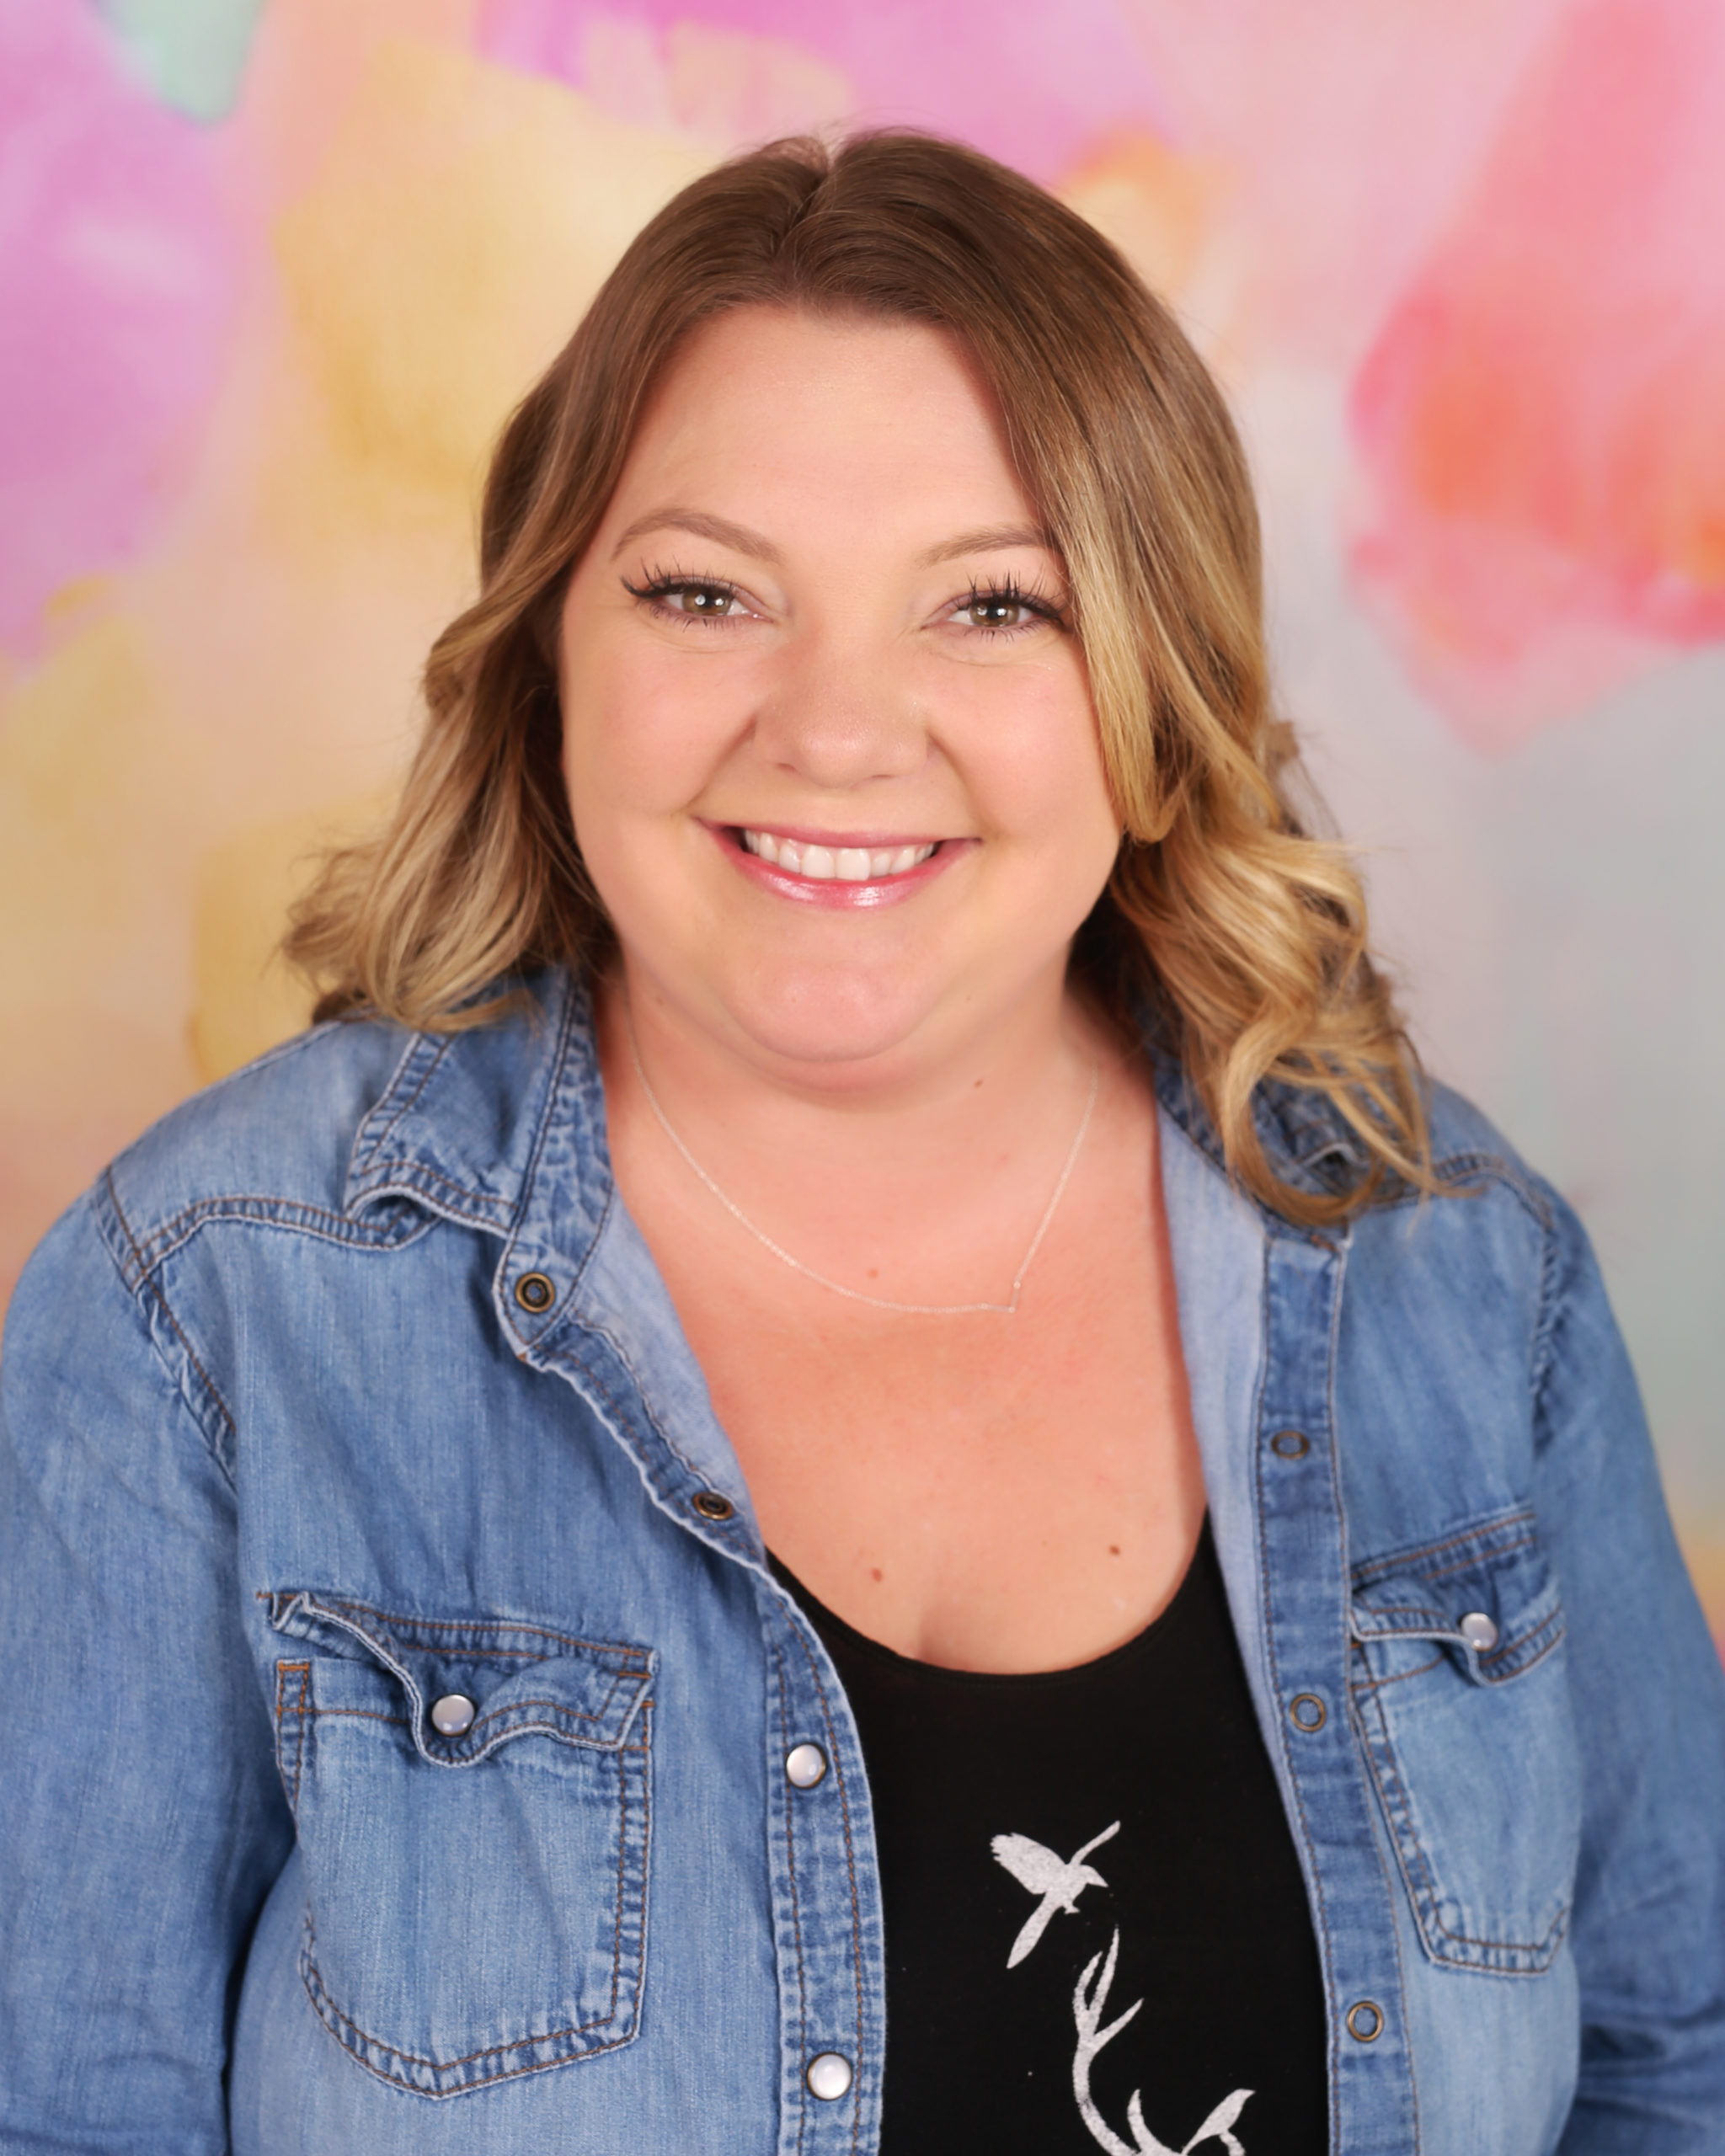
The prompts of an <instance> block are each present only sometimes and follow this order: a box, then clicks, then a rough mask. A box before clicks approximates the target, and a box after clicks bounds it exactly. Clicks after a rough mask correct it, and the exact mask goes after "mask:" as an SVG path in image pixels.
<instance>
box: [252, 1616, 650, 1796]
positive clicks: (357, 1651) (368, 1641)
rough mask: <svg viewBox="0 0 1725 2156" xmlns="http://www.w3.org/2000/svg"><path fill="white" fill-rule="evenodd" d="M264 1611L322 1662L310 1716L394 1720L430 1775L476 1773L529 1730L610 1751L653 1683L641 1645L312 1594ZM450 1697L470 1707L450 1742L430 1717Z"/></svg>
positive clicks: (647, 1654)
mask: <svg viewBox="0 0 1725 2156" xmlns="http://www.w3.org/2000/svg"><path fill="white" fill-rule="evenodd" d="M268 1604H269V1611H270V1624H271V1625H273V1626H274V1627H275V1630H277V1631H278V1632H280V1633H281V1634H283V1635H284V1636H286V1638H288V1639H293V1640H303V1641H306V1642H307V1644H308V1645H310V1646H313V1647H315V1648H316V1649H317V1650H318V1653H319V1655H320V1656H321V1657H328V1660H326V1661H324V1662H322V1663H320V1666H319V1669H318V1679H317V1688H316V1689H317V1710H318V1713H319V1714H320V1715H324V1714H330V1713H335V1714H342V1713H347V1714H356V1715H361V1714H368V1715H382V1717H383V1718H384V1719H387V1720H392V1721H396V1720H398V1721H402V1722H403V1723H405V1725H406V1726H408V1728H409V1730H410V1731H411V1732H412V1735H413V1742H414V1748H415V1749H416V1750H417V1751H418V1752H419V1755H420V1756H421V1758H425V1759H426V1760H428V1761H430V1763H431V1764H434V1765H437V1766H443V1767H467V1766H473V1765H477V1764H478V1762H479V1761H480V1760H482V1759H484V1758H488V1757H489V1755H490V1753H493V1752H494V1751H495V1750H496V1749H497V1748H498V1746H499V1745H500V1744H505V1743H507V1742H509V1741H510V1739H511V1738H512V1737H521V1736H524V1735H526V1733H528V1732H534V1733H537V1734H538V1735H541V1736H545V1737H553V1738H554V1739H556V1740H557V1741H558V1742H562V1743H565V1744H574V1745H580V1746H582V1747H584V1748H591V1749H594V1750H599V1751H616V1750H617V1749H618V1748H621V1747H622V1745H623V1744H624V1743H625V1742H626V1741H627V1739H628V1733H629V1729H630V1726H631V1724H632V1723H633V1721H634V1719H635V1716H636V1714H637V1712H638V1710H639V1708H640V1705H641V1703H642V1700H644V1697H645V1696H646V1694H647V1692H648V1689H649V1686H650V1685H651V1684H652V1681H653V1671H654V1656H653V1654H652V1653H651V1652H650V1651H649V1649H647V1648H645V1647H638V1646H627V1645H620V1644H618V1643H617V1642H614V1641H595V1640H587V1639H582V1638H580V1637H579V1636H576V1635H574V1634H573V1633H568V1632H559V1631H554V1630H551V1629H550V1628H548V1627H547V1626H546V1625H539V1624H534V1623H530V1622H527V1621H526V1620H518V1619H512V1618H505V1617H489V1616H487V1617H458V1618H457V1617H429V1616H425V1615H408V1614H403V1613H402V1612H400V1611H398V1610H383V1609H373V1608H372V1607H371V1605H370V1604H366V1603H361V1602H350V1601H348V1600H346V1599H344V1598H342V1597H339V1596H337V1595H333V1594H330V1593H326V1592H324V1591H323V1590H320V1589H312V1588H297V1589H296V1588H284V1589H281V1590H280V1591H278V1592H277V1593H274V1594H272V1595H270V1597H269V1598H268ZM344 1680H345V1682H344ZM348 1694H351V1695H352V1696H351V1697H348V1696H347V1695H348ZM451 1697H454V1698H457V1699H459V1700H462V1701H464V1702H469V1703H471V1705H472V1709H473V1715H472V1719H471V1721H469V1722H468V1723H467V1726H465V1727H464V1728H463V1729H462V1731H461V1732H460V1733H459V1734H457V1735H453V1736H451V1735H446V1734H444V1733H443V1732H441V1731H440V1730H439V1729H438V1728H437V1727H436V1726H435V1723H434V1721H433V1720H432V1709H433V1708H434V1706H435V1705H437V1703H438V1702H439V1701H442V1700H449V1699H450V1698H451Z"/></svg>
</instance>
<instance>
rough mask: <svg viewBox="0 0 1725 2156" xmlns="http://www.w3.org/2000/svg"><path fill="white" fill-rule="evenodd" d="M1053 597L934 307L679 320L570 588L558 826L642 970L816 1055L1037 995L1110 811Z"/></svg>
mask: <svg viewBox="0 0 1725 2156" xmlns="http://www.w3.org/2000/svg"><path fill="white" fill-rule="evenodd" d="M1067 596H1068V595H1067V590H1066V585H1065V579H1064V575H1063V572H1062V568H1061V564H1060V561H1059V559H1058V558H1057V557H1056V556H1055V554H1054V553H1053V552H1051V551H1050V550H1049V547H1048V546H1047V545H1046V544H1045V543H1044V539H1043V537H1042V536H1041V535H1040V533H1039V530H1038V519H1037V517H1036V515H1035V513H1034V511H1033V509H1032V508H1031V505H1030V504H1029V503H1028V501H1027V500H1026V499H1025V497H1024V494H1023V491H1022V489H1021V488H1020V486H1019V484H1018V482H1017V478H1015V476H1014V474H1013V472H1012V467H1011V465H1010V463H1009V462H1008V461H1007V454H1006V451H1005V447H1004V444H1003V440H1002V437H1001V424H1000V421H999V419H998V416H997V414H996V411H995V409H994V408H993V405H992V403H991V400H990V398H989V397H988V396H987V394H986V392H985V391H984V389H983V388H982V387H981V385H980V382H979V381H978V380H977V378H976V377H975V374H974V373H973V371H972V370H971V368H970V366H969V365H968V364H967V361H966V360H965V358H964V355H963V354H962V353H961V351H960V350H959V348H958V347H957V345H956V344H954V343H953V341H952V340H951V339H948V337H946V336H945V335H943V334H942V333H940V332H938V331H937V330H934V329H932V328H924V327H921V326H920V325H915V324H906V323H879V322H874V321H869V320H867V319H848V318H841V319H837V320H834V319H831V318H817V317H814V316H810V315H807V314H801V313H795V312H784V311H779V310H777V309H767V308H749V309H744V310H740V311H737V312H733V313H730V314H728V315H724V316H723V317H721V318H718V320H717V321H715V322H714V323H711V324H709V325H708V326H707V327H706V328H703V329H702V330H701V331H700V332H698V333H697V335H696V336H695V338H694V339H692V342H691V343H690V344H689V345H688V346H687V347H686V350H685V351H684V352H683V354H682V355H681V357H680V359H679V360H678V361H677V363H676V366H674V367H673V368H672V369H671V371H670V373H669V374H668V376H667V377H666V379H665V382H664V384H663V385H662V387H661V388H660V391H659V392H658V394H657V396H656V397H655V398H654V401H653V403H652V404H651V406H650V408H649V411H648V413H647V414H646V416H645V418H644V421H643V423H642V425H641V428H640V431H639V433H638V437H637V439H636V441H635V443H634V446H633V451H632V452H631V454H630V456H629V459H628V465H627V467H626V468H625V470H624V472H623V476H622V482H621V483H620V484H619V486H618V488H617V494H616V496H615V498H614V499H613V500H612V502H611V505H610V508H609V510H607V512H606V516H605V519H604V521H603V523H602V524H601V526H600V529H599V531H598V533H597V534H596V536H595V539H594V542H593V543H592V545H591V547H590V548H589V549H588V551H587V553H586V555H585V558H584V559H583V560H582V562H581V563H580V564H579V567H578V568H577V570H576V572H575V574H574V577H573V578H572V579H571V581H570V584H569V594H568V598H567V600H566V602H565V605H564V608H563V627H562V668H561V673H562V692H563V727H564V752H563V754H564V769H565V771H566V774H567V776H568V781H569V798H570V802H571V804H572V808H573V811H574V824H575V831H576V835H577V837H578V838H579V842H580V846H581V851H582V853H583V855H584V856H585V860H586V862H587V865H588V867H589V870H590V873H591V875H592V878H593V882H594V884H595V887H596V889H597V890H598V892H599V894H600V896H601V899H603V901H604V903H605V905H606V909H607V910H608V911H609V913H610V915H611V920H612V921H613V922H614V924H615V926H616V928H617V935H618V937H619V939H620V942H621V944H622V951H623V954H624V958H625V961H626V963H627V965H628V969H629V973H630V977H631V979H632V980H633V982H634V983H635V985H636V986H637V988H638V990H647V989H649V988H650V990H652V991H653V992H654V994H655V996H656V998H657V999H659V1000H660V1001H662V1003H663V1004H665V1005H668V1006H670V1008H669V1010H668V1011H667V1012H666V1015H667V1016H668V1017H674V1018H675V1019H676V1022H679V1023H681V1025H684V1026H689V1025H692V1026H694V1027H697V1029H698V1030H699V1031H700V1032H702V1033H704V1034H706V1035H708V1037H710V1038H713V1039H714V1040H715V1041H716V1042H719V1043H724V1045H725V1046H727V1047H729V1049H732V1050H734V1051H739V1052H741V1053H743V1054H745V1055H747V1056H748V1057H750V1059H752V1060H755V1061H756V1062H760V1063H763V1064H766V1065H774V1066H777V1067H779V1068H781V1069H782V1067H783V1066H784V1065H787V1064H789V1065H795V1066H799V1067H800V1068H801V1069H802V1070H803V1073H804V1076H805V1077H806V1078H807V1079H808V1080H809V1081H814V1082H817V1083H824V1084H825V1085H829V1086H834V1085H836V1086H845V1085H847V1084H851V1083H858V1084H867V1083H868V1081H869V1079H870V1077H871V1075H873V1076H875V1077H887V1076H890V1075H906V1074H908V1073H909V1072H910V1071H911V1070H913V1069H914V1068H915V1067H916V1065H918V1064H919V1063H921V1062H923V1061H926V1060H927V1059H928V1058H929V1057H931V1056H938V1055H939V1054H943V1053H950V1052H952V1051H953V1049H958V1048H961V1047H962V1045H963V1043H964V1041H965V1039H966V1038H967V1036H970V1037H974V1036H975V1035H976V1034H977V1033H980V1031H982V1030H984V1029H985V1028H986V1027H989V1026H990V1025H991V1024H993V1023H997V1022H1001V1021H1002V1020H1005V1021H1008V1022H1009V1021H1010V1020H1011V1019H1012V1017H1013V1015H1014V1014H1015V1012H1019V1011H1025V1010H1028V1009H1031V1008H1034V1007H1037V1006H1044V1007H1049V1008H1052V1007H1055V1006H1057V1004H1058V999H1059V995H1060V982H1061V980H1062V978H1063V974H1064V966H1065V953H1066V948H1067V946H1068V944H1069V942H1070V941H1071V937H1072V935H1073V933H1074V931H1076V928H1077V926H1078V925H1079V923H1080V922H1081V921H1082V920H1083V918H1084V916H1085V915H1086V914H1087V912H1088V911H1089V910H1090V908H1091V906H1092V905H1093V904H1094V902H1095V900H1096V898H1097V894H1098V893H1099V892H1100V891H1101V889H1102V888H1103V884H1104V883H1105V882H1106V880H1107V878H1108V872H1109V869H1110V867H1111V866H1112V864H1113V862H1114V853H1115V849H1116V846H1117V843H1118V838H1119V827H1118V825H1117V823H1116V820H1115V817H1114V810H1113V808H1112V806H1111V804H1110V802H1109V799H1108V788H1107V785H1106V782H1105V780H1104V777H1103V765H1102V758H1101V754H1100V750H1099V748H1098V744H1097V733H1096V723H1095V718H1094V715H1093V713H1092V709H1091V702H1090V693H1089V687H1088V684H1087V680H1086V675H1085V670H1084V664H1083V660H1082V658H1081V654H1080V652H1079V649H1078V646H1077V643H1076V640H1075V638H1073V637H1072V636H1071V634H1070V633H1069V632H1068V631H1067V629H1066V628H1065V626H1064V616H1065V611H1066V607H1067Z"/></svg>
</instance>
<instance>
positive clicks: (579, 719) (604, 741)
mask: <svg viewBox="0 0 1725 2156" xmlns="http://www.w3.org/2000/svg"><path fill="white" fill-rule="evenodd" d="M717 672H718V670H717V669H709V668H708V667H707V666H704V665H702V664H693V665H691V664H687V663H683V664H678V662H677V657H676V655H672V656H671V657H670V659H669V663H667V661H666V659H665V657H664V656H662V655H661V654H657V653H648V654H642V653H639V652H633V653H630V654H628V655H627V657H626V658H625V657H622V656H620V655H619V654H615V653H611V652H607V651H606V650H605V649H604V648H603V647H602V646H601V648H597V649H589V650H587V651H585V652H580V653H578V654H574V655H572V657H571V659H570V660H569V664H568V665H567V667H566V670H565V674H564V680H563V774H564V776H565V778H566V779H567V781H568V783H569V800H570V805H571V807H572V809H573V810H574V818H575V828H576V831H577V833H578V834H579V832H580V831H581V829H582V825H583V823H584V821H585V822H588V823H596V822H598V821H599V820H601V819H606V820H609V819H611V818H614V817H617V816H625V817H627V816H632V815H633V816H649V817H650V816H658V815H670V814H675V813H676V812H677V811H679V810H681V809H685V808H686V806H687V804H688V803H690V802H691V801H692V799H693V798H695V797H696V796H697V794H698V793H699V792H700V791H701V789H702V787H703V786H704V785H705V784H706V783H707V782H708V779H709V778H710V777H711V776H712V774H713V770H714V768H715V766H716V765H717V764H718V761H719V760H720V759H721V758H722V757H723V755H724V751H725V747H726V744H727V743H728V740H729V736H730V733H731V731H732V728H731V726H730V723H729V706H730V702H731V701H732V700H731V699H729V698H728V697H726V696H725V695H724V686H723V685H722V684H721V683H720V682H719V681H718V679H717V678H715V677H716V675H717Z"/></svg>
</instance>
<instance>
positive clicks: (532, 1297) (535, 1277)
mask: <svg viewBox="0 0 1725 2156" xmlns="http://www.w3.org/2000/svg"><path fill="white" fill-rule="evenodd" d="M515 1300H516V1301H517V1302H518V1303H519V1304H520V1305H521V1308H522V1309H523V1310H531V1311H532V1312H533V1313H534V1314H535V1315H536V1316H537V1314H538V1313H539V1312H540V1311H541V1310H549V1309H550V1308H551V1305H553V1303H554V1302H555V1301H556V1300H557V1286H556V1283H555V1282H554V1281H553V1279H552V1278H551V1277H550V1275H549V1274H548V1273H523V1274H522V1275H521V1278H520V1279H519V1280H517V1281H516V1283H515Z"/></svg>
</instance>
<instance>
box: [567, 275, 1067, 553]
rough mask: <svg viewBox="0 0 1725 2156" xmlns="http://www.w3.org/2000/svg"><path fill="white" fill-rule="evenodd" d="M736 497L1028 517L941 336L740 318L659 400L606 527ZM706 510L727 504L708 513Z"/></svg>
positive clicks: (977, 378)
mask: <svg viewBox="0 0 1725 2156" xmlns="http://www.w3.org/2000/svg"><path fill="white" fill-rule="evenodd" d="M705 489H712V490H717V491H718V492H722V493H724V494H726V495H727V496H728V497H729V498H730V499H729V506H728V507H727V508H726V510H725V513H726V514H728V515H740V514H742V513H743V512H742V510H741V509H740V505H739V504H740V499H746V500H749V501H751V502H753V503H754V504H756V509H757V512H759V513H764V512H765V511H766V510H768V509H770V508H776V509H777V510H778V511H779V512H780V513H781V514H786V513H788V512H790V511H792V510H794V509H796V508H797V507H798V506H799V505H800V506H806V507H807V508H808V509H809V510H815V509H816V508H819V509H820V510H821V511H822V512H823V513H824V514H825V515H826V516H828V517H835V516H838V515H842V514H843V513H844V512H845V511H846V510H850V511H852V512H853V513H854V515H855V516H857V517H863V516H868V517H873V518H879V516H880V515H882V514H884V513H885V512H887V511H888V510H889V507H890V508H895V510H896V514H894V515H893V516H892V521H893V523H894V524H895V525H896V524H898V523H900V522H905V521H911V520H916V519H917V518H919V517H925V518H926V517H927V516H931V515H932V516H936V517H938V516H941V515H951V514H952V513H953V510H954V509H955V508H957V507H959V505H960V504H962V505H963V511H964V514H965V515H969V516H972V517H975V518H978V519H988V518H993V517H996V516H1005V515H1012V516H1017V517H1019V518H1023V517H1025V516H1027V515H1028V503H1027V501H1026V499H1025V496H1024V493H1023V488H1022V486H1021V485H1020V483H1019V481H1018V478H1017V474H1016V472H1014V470H1013V468H1012V461H1011V457H1010V456H1009V453H1008V451H1007V440H1006V432H1005V429H1004V426H1003V424H1002V423H1001V416H1000V413H999V409H998V408H997V406H996V403H995V400H994V398H993V395H992V393H991V391H990V390H989V388H988V387H987V385H986V383H985V382H984V380H983V378H982V376H981V375H980V371H978V369H977V368H976V366H975V362H974V361H973V360H972V359H971V357H970V355H969V353H968V351H967V350H965V348H964V345H963V344H961V343H960V342H959V339H957V338H956V337H955V336H953V334H951V333H949V332H948V331H945V330H943V329H940V328H936V327H934V326H933V325H932V324H928V323H918V322H908V321H901V320H893V319H881V318H875V317H870V316H866V315H858V314H838V315H832V314H814V313H810V312H804V311H801V310H793V309H790V308H780V307H740V308H736V309H734V310H733V311H732V312H729V313H727V314H724V315H721V316H719V317H718V318H716V319H715V320H713V321H712V322H709V323H703V324H702V327H701V328H699V329H697V331H696V332H695V333H694V334H692V336H691V337H690V339H688V341H687V342H686V344H684V346H683V347H682V349H681V351H680V352H679V353H678V354H677V355H676V358H675V359H674V360H672V362H671V364H670V367H669V368H668V369H667V371H666V373H665V377H664V379H663V380H662V381H661V382H660V384H659V385H658V387H657V389H656V390H655V392H654V395H653V397H652V398H651V399H650V400H649V403H648V406H647V408H646V410H645V412H644V414H643V416H642V419H641V423H640V424H639V426H638V429H637V431H636V435H635V439H634V441H633V445H632V446H631V449H630V452H629V456H628V462H627V464H626V466H625V468H624V472H623V475H622V480H621V482H620V483H619V485H618V488H617V496H616V497H615V499H613V501H612V503H611V508H610V510H609V512H608V513H607V518H606V521H607V522H609V523H611V524H612V525H614V526H615V525H616V524H617V523H619V522H620V521H622V520H628V519H629V518H631V517H633V515H636V514H637V513H638V511H639V510H640V509H641V507H642V506H643V505H644V498H645V497H647V496H649V495H654V496H657V495H660V494H667V492H668V494H670V496H671V497H674V498H675V499H678V500H682V499H685V497H686V496H687V495H689V494H691V493H692V492H698V491H701V490H705ZM699 505H700V506H703V507H710V506H713V505H714V504H708V503H705V502H703V503H702V504H699Z"/></svg>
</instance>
